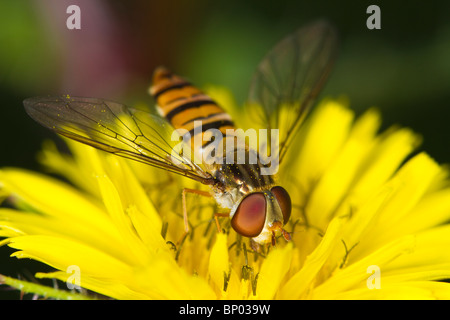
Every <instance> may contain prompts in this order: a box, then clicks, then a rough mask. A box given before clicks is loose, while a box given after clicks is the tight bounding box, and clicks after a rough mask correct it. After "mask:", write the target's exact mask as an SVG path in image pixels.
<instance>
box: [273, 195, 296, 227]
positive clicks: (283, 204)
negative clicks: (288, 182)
mask: <svg viewBox="0 0 450 320" xmlns="http://www.w3.org/2000/svg"><path fill="white" fill-rule="evenodd" d="M270 191H272V193H273V195H274V196H275V198H277V201H278V205H279V206H280V208H281V213H282V214H283V224H286V223H288V221H289V218H290V217H291V210H292V202H291V197H290V196H289V193H288V192H287V191H286V189H284V188H283V187H273V188H272V190H270Z"/></svg>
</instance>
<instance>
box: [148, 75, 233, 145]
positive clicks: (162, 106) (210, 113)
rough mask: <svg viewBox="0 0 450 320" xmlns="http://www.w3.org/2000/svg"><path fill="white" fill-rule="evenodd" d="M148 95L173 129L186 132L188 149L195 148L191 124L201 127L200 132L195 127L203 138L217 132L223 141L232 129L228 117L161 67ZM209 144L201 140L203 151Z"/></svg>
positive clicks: (187, 84)
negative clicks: (188, 135) (187, 134)
mask: <svg viewBox="0 0 450 320" xmlns="http://www.w3.org/2000/svg"><path fill="white" fill-rule="evenodd" d="M150 93H151V95H152V96H153V97H154V99H155V100H156V102H157V105H158V106H157V108H158V112H159V113H160V114H161V116H163V117H165V118H166V119H167V121H169V122H170V123H171V124H172V126H173V127H174V128H175V129H186V130H187V131H189V133H190V136H191V146H194V141H193V139H194V129H195V127H194V123H195V124H197V126H198V124H200V123H201V128H202V131H199V127H198V128H197V130H196V132H201V134H202V137H203V136H204V132H205V131H206V130H208V129H218V130H220V132H221V133H222V134H223V136H224V137H225V135H226V130H227V129H234V123H233V121H232V120H231V117H230V115H229V114H228V113H226V112H225V111H224V110H223V109H222V108H221V107H219V106H218V105H217V103H215V102H214V101H213V100H212V99H211V98H210V97H209V96H207V95H205V94H204V93H203V92H202V91H200V90H199V89H197V88H196V87H194V86H193V85H191V84H190V83H189V82H188V81H186V80H185V79H183V78H181V77H179V76H177V75H174V74H172V73H171V72H170V71H169V70H167V69H166V68H164V67H159V68H157V69H156V70H155V73H154V75H153V84H152V87H151V88H150ZM200 121H201V122H200ZM208 140H209V138H206V139H202V141H203V142H202V147H203V146H205V145H206V144H208V142H210V141H208ZM194 151H198V150H194Z"/></svg>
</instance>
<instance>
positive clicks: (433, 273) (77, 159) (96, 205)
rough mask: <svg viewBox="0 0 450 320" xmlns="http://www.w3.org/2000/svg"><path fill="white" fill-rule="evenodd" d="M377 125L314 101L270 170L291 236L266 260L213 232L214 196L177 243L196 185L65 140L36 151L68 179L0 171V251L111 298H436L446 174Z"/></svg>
mask: <svg viewBox="0 0 450 320" xmlns="http://www.w3.org/2000/svg"><path fill="white" fill-rule="evenodd" d="M213 95H215V96H216V98H217V100H219V101H222V102H224V103H225V104H230V102H228V103H227V101H231V100H230V98H229V97H228V96H227V94H225V93H224V92H222V91H220V90H216V91H215V93H213ZM239 120H240V121H241V122H245V121H248V120H243V118H242V117H240V118H239ZM243 125H244V126H245V123H243ZM379 125H380V117H379V115H378V113H377V112H376V111H375V110H372V109H371V110H369V111H367V112H366V113H365V114H364V115H362V116H361V117H360V118H358V119H356V120H355V119H354V113H353V112H352V111H351V110H350V109H348V108H347V107H346V106H345V105H344V103H342V102H339V101H331V100H327V101H324V102H322V103H321V104H320V105H319V106H317V108H316V109H315V111H314V112H313V113H312V114H311V116H310V117H309V118H308V119H307V121H306V122H305V124H304V125H303V127H302V129H301V132H300V133H299V135H298V139H297V140H296V141H295V142H294V143H293V144H292V146H291V150H290V151H289V153H288V155H287V158H286V161H285V163H283V164H282V166H281V168H280V172H279V180H280V183H281V184H282V185H283V186H284V187H285V188H286V189H288V191H289V193H290V194H291V197H292V199H293V204H294V208H293V213H292V216H291V220H290V222H289V223H288V224H287V226H286V229H287V230H288V231H289V232H290V233H291V236H292V240H291V241H289V242H286V241H284V239H282V238H280V239H278V242H277V245H276V246H275V247H270V248H268V250H266V251H264V252H260V253H257V252H253V250H252V249H251V246H250V245H249V242H248V239H246V238H242V237H240V236H238V235H237V234H236V233H235V232H234V231H233V230H232V229H231V228H230V225H229V219H227V218H220V219H219V223H220V230H221V231H222V232H219V228H218V227H217V226H216V222H215V220H214V218H213V217H214V213H216V212H217V210H218V208H217V206H216V205H215V203H214V201H213V200H211V199H208V198H205V199H203V198H202V197H199V196H196V195H190V196H189V197H188V200H187V202H188V212H189V223H190V228H191V232H190V233H189V234H188V235H187V236H186V237H183V234H184V233H183V232H184V225H183V216H182V213H181V212H182V210H181V190H182V188H193V189H195V188H197V189H204V190H207V189H205V187H204V186H201V185H199V184H197V183H194V182H192V181H190V180H188V179H185V178H182V177H178V176H174V175H171V174H170V173H167V172H165V171H162V170H159V169H155V168H152V167H149V166H144V165H142V164H139V163H133V162H132V161H128V160H125V159H122V158H119V157H116V156H113V155H110V154H107V153H104V152H101V151H97V150H95V149H93V148H91V147H87V146H84V145H81V144H79V143H76V142H72V141H67V143H68V145H69V147H70V150H71V151H72V154H73V155H72V156H68V155H64V154H62V153H60V152H58V151H57V150H56V148H55V147H54V145H53V144H52V143H46V145H45V147H44V150H43V152H42V153H41V155H40V160H41V162H42V163H43V164H44V165H45V166H46V168H48V169H50V170H51V171H53V173H57V174H60V175H63V176H64V177H65V178H67V179H68V180H69V181H70V182H71V183H72V185H69V184H67V183H63V182H61V181H59V180H56V179H54V178H51V177H49V176H46V175H42V174H38V173H35V172H29V171H26V170H22V169H16V168H4V169H2V170H1V171H0V192H1V193H2V194H3V195H5V197H7V198H8V199H10V201H11V202H12V203H14V204H15V207H16V209H12V208H6V207H3V208H0V236H1V237H4V240H2V241H1V242H0V244H3V245H6V244H7V245H8V246H10V247H12V248H14V249H16V250H17V251H16V252H15V253H14V254H13V255H12V256H14V257H17V258H31V259H34V260H37V261H41V262H43V263H45V264H47V265H49V266H52V267H53V268H55V272H51V273H37V274H36V275H35V276H36V277H37V278H54V279H59V280H62V281H64V282H67V284H68V285H70V284H74V283H75V284H79V285H80V286H81V287H82V288H85V289H88V290H91V291H93V292H96V293H98V294H101V295H103V296H107V297H111V298H115V299H377V298H381V299H428V298H432V299H434V298H442V299H448V298H450V285H449V284H448V283H445V282H440V281H439V280H444V279H448V278H450V251H449V250H448V247H449V245H450V225H448V224H446V222H447V221H448V220H449V218H450V188H449V184H448V177H447V175H448V172H447V170H446V169H444V168H443V167H441V166H439V165H438V164H437V163H436V162H435V161H434V160H433V159H431V158H430V157H429V156H428V155H427V154H425V153H418V154H415V155H413V156H411V154H412V152H413V151H414V149H415V148H416V147H417V145H418V144H419V143H420V137H418V136H417V135H415V134H414V133H413V132H412V131H410V130H408V129H404V128H391V129H389V130H387V131H386V132H384V133H382V134H378V133H377V131H378V129H379ZM247 126H251V124H249V123H247ZM293 146H295V147H293ZM73 270H75V271H76V272H75V273H74V272H72V271H73ZM0 272H1V270H0ZM76 276H78V278H76ZM74 279H75V280H78V281H79V282H76V281H75V282H73V280H74ZM0 282H3V283H6V284H8V285H10V286H14V287H18V288H21V289H22V290H24V291H26V292H30V291H31V292H35V293H37V294H40V295H47V296H50V297H56V298H79V297H83V296H81V295H77V294H74V295H73V296H70V295H69V296H63V295H62V294H61V292H60V291H58V290H53V289H52V290H50V289H49V290H48V291H45V289H44V290H43V289H42V288H38V287H36V285H35V284H31V283H27V282H24V281H20V282H17V280H15V279H11V278H8V277H3V276H1V277H0ZM60 294H61V295H60Z"/></svg>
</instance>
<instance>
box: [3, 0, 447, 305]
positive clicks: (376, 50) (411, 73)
mask: <svg viewBox="0 0 450 320" xmlns="http://www.w3.org/2000/svg"><path fill="white" fill-rule="evenodd" d="M371 4H376V5H378V6H379V8H380V9H381V30H369V29H368V28H367V27H366V20H367V18H368V17H369V14H367V13H366V10H367V7H368V6H369V5H371ZM70 5H78V6H79V7H80V9H81V29H80V30H69V29H68V28H67V27H66V20H67V19H68V17H69V16H70V14H68V13H66V9H67V7H69V6H70ZM449 13H450V2H449V1H444V0H442V1H437V0H435V1H427V2H424V1H408V2H407V3H405V2H402V3H401V2H400V1H395V3H394V1H376V2H375V1H374V2H369V1H364V0H354V1H332V0H329V1H327V0H317V1H311V0H310V1H300V0H297V1H283V0H277V1H266V0H247V1H242V0H226V1H223V0H216V1H207V0H190V1H187V0H181V1H162V0H160V1H153V0H152V1H119V0H115V1H114V0H108V1H107V0H96V1H92V0H69V1H68V0H35V1H33V0H21V1H0V97H1V101H0V167H4V166H16V167H23V168H28V169H33V170H39V169H40V167H39V164H38V163H37V161H36V158H35V156H36V153H37V152H38V151H39V149H40V148H41V144H42V141H43V140H44V139H45V138H52V139H55V135H54V134H53V133H51V132H50V131H48V130H46V129H44V128H42V127H40V126H39V125H38V124H36V123H35V122H34V121H33V120H31V119H30V118H29V117H28V116H27V115H26V113H25V111H24V109H23V105H22V101H23V99H25V98H27V97H30V96H35V95H49V94H50V95H55V94H71V95H80V96H91V97H102V98H107V99H109V100H116V101H120V102H124V103H126V104H128V105H134V104H136V103H145V104H148V105H150V104H152V103H153V101H152V99H151V98H150V97H149V96H148V95H147V89H148V86H149V84H150V80H151V75H152V71H153V69H154V68H155V67H156V66H158V65H165V66H167V67H169V68H170V69H172V70H173V71H174V72H176V73H178V74H180V75H183V76H186V77H187V78H189V79H190V80H192V81H193V82H194V83H195V84H197V85H198V86H200V87H201V86H204V85H208V84H214V85H221V86H226V87H228V88H229V89H230V90H231V91H232V92H233V93H234V96H235V98H236V101H237V102H238V103H240V104H242V103H243V102H244V101H245V97H246V91H247V89H248V86H249V81H250V78H251V75H252V72H253V70H254V69H255V67H256V65H257V64H258V62H259V60H260V59H261V58H262V57H263V56H264V54H265V53H266V52H267V50H269V49H270V48H271V47H272V46H273V45H274V44H275V43H276V42H277V41H278V40H280V39H281V38H282V37H283V36H285V35H286V34H288V33H290V32H292V31H294V30H295V29H297V28H298V27H300V26H302V25H304V24H306V23H308V22H310V21H312V20H315V19H318V18H326V19H328V20H330V21H331V22H333V23H334V24H335V25H336V28H337V29H338V31H339V33H340V38H341V40H340V41H341V48H340V52H339V56H338V59H337V61H336V65H335V68H334V70H333V72H332V74H331V77H330V80H329V81H328V83H327V85H326V87H325V89H324V91H323V93H322V97H323V96H331V97H339V96H342V95H345V96H346V97H347V98H348V99H349V101H350V106H351V108H352V109H354V110H355V111H356V112H357V113H358V114H360V113H362V112H363V111H364V110H366V109H367V108H369V107H372V106H376V107H378V108H379V109H380V110H381V111H382V115H383V126H384V127H387V126H390V125H392V124H399V125H402V126H408V127H411V128H412V129H414V130H415V131H416V132H418V133H420V134H422V135H423V137H424V142H423V145H422V147H421V150H426V151H427V152H428V153H429V154H431V156H432V157H434V158H435V159H436V160H437V161H438V162H440V163H449V162H450V148H449V138H450V127H449V121H448V119H449V116H450V18H449ZM11 252H12V251H11V250H10V249H9V248H6V247H2V248H0V272H1V273H3V274H8V275H11V276H17V275H18V274H23V272H24V268H26V269H33V266H31V267H24V264H23V263H22V262H20V263H19V262H17V261H16V259H10V258H8V256H9V254H10V253H11ZM40 270H43V269H40ZM0 291H1V290H0ZM4 294H5V292H0V297H2V295H4ZM13 297H14V298H17V297H18V294H17V293H15V295H14V296H13Z"/></svg>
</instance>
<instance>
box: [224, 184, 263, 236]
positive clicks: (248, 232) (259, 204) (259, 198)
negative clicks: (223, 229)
mask: <svg viewBox="0 0 450 320" xmlns="http://www.w3.org/2000/svg"><path fill="white" fill-rule="evenodd" d="M265 221H266V198H265V196H264V194H262V193H260V192H258V193H251V194H249V195H248V196H246V197H245V198H244V199H243V200H242V201H241V203H240V204H239V206H238V208H237V210H236V212H235V214H234V215H233V218H232V219H231V226H232V227H233V229H234V230H235V231H236V232H237V233H239V234H241V235H243V236H244V237H256V236H258V235H259V234H260V233H261V231H262V229H263V228H264V223H265Z"/></svg>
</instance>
